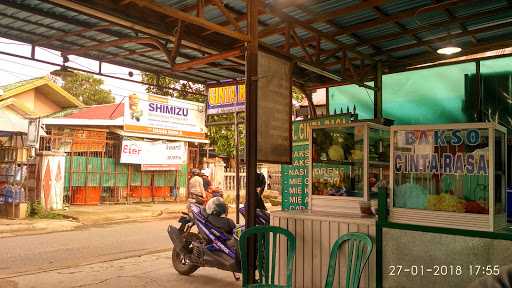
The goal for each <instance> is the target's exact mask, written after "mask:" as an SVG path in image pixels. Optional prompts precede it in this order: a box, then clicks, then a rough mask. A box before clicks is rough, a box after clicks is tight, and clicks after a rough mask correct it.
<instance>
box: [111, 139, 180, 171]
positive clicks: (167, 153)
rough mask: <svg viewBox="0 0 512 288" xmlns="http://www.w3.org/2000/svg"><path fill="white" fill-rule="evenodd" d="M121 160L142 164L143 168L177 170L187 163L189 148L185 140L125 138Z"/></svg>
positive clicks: (122, 161)
mask: <svg viewBox="0 0 512 288" xmlns="http://www.w3.org/2000/svg"><path fill="white" fill-rule="evenodd" d="M120 162H121V163H129V164H141V165H142V170H177V169H178V166H179V165H183V164H186V163H187V148H186V145H185V143H184V142H170V143H164V142H146V141H135V140H123V143H122V145H121V160H120Z"/></svg>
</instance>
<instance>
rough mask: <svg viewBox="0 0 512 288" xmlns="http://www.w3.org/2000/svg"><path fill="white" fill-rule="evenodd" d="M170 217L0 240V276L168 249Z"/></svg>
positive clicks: (171, 221)
mask: <svg viewBox="0 0 512 288" xmlns="http://www.w3.org/2000/svg"><path fill="white" fill-rule="evenodd" d="M174 222H176V220H174V219H166V220H156V221H145V222H133V223H122V224H109V225H103V226H92V227H91V226H89V227H88V228H84V229H78V230H74V231H68V232H58V233H50V234H40V235H28V236H18V237H9V238H1V239H0V259H2V260H1V261H0V278H3V277H5V276H9V275H17V274H25V273H33V272H37V271H41V270H51V269H57V268H67V267H73V266H77V265H84V264H90V263H98V262H103V261H108V260H113V259H121V258H127V257H132V256H139V255H144V254H148V253H154V252H158V251H164V249H169V247H170V241H169V238H168V236H167V225H168V224H169V223H174Z"/></svg>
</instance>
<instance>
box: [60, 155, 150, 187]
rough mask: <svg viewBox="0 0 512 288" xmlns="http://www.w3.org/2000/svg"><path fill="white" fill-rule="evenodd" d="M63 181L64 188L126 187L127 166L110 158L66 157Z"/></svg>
mask: <svg viewBox="0 0 512 288" xmlns="http://www.w3.org/2000/svg"><path fill="white" fill-rule="evenodd" d="M70 175H71V176H70ZM139 180H140V179H139ZM64 181H65V182H64V186H65V187H69V186H72V187H84V186H90V187H93V186H103V187H126V186H128V165H126V164H120V163H117V161H116V160H115V159H112V158H99V157H84V156H67V157H66V169H65V180H64Z"/></svg>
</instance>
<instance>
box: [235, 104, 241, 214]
mask: <svg viewBox="0 0 512 288" xmlns="http://www.w3.org/2000/svg"><path fill="white" fill-rule="evenodd" d="M238 140H239V139H238V112H236V111H235V199H236V200H235V205H236V208H235V209H236V224H239V223H240V212H239V211H238V210H240V159H239V158H240V157H239V150H240V143H239V141H238Z"/></svg>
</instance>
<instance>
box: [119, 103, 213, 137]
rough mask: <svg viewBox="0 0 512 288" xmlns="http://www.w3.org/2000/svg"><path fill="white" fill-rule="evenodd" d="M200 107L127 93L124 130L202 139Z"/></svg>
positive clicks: (204, 131)
mask: <svg viewBox="0 0 512 288" xmlns="http://www.w3.org/2000/svg"><path fill="white" fill-rule="evenodd" d="M204 110H205V105H204V104H201V103H197V102H191V101H185V100H181V99H176V98H171V97H162V96H155V95H143V96H141V95H136V94H131V95H130V96H128V99H125V100H124V130H125V131H132V132H139V133H148V134H158V135H165V136H176V137H186V138H194V139H206V126H205V114H204Z"/></svg>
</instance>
